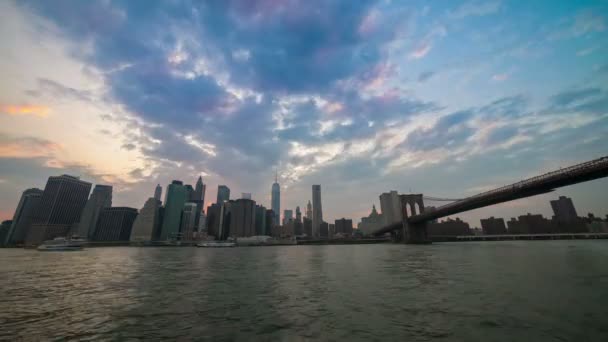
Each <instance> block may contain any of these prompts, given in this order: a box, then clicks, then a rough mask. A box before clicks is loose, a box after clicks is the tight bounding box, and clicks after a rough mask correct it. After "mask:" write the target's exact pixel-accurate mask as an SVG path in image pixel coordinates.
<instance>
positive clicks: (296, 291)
mask: <svg viewBox="0 0 608 342" xmlns="http://www.w3.org/2000/svg"><path fill="white" fill-rule="evenodd" d="M63 338H65V339H68V340H69V339H84V340H87V339H89V340H128V339H146V340H158V339H179V340H191V339H198V340H206V339H208V340H215V341H220V340H242V341H251V340H287V341H292V340H296V341H297V340H308V339H322V340H348V341H356V340H365V341H368V340H370V341H371V340H376V341H393V340H395V341H396V340H400V341H402V340H408V341H418V340H419V341H429V340H443V341H452V340H462V341H608V243H607V242H605V241H543V242H532V241H522V242H482V243H452V244H450V243H443V244H434V245H431V246H404V245H392V244H383V245H351V246H286V247H260V248H232V249H202V248H199V249H197V248H126V247H124V248H91V249H88V250H85V251H82V252H46V253H41V252H37V251H34V250H19V249H2V250H0V339H3V340H16V339H25V340H48V339H63Z"/></svg>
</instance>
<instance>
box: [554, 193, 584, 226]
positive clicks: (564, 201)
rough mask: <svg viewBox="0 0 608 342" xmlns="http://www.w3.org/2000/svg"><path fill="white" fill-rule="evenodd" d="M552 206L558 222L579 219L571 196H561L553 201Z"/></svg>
mask: <svg viewBox="0 0 608 342" xmlns="http://www.w3.org/2000/svg"><path fill="white" fill-rule="evenodd" d="M551 208H552V209H553V213H554V214H555V219H556V220H557V221H558V222H563V223H570V222H575V221H577V219H578V215H577V214H576V209H574V204H573V203H572V199H571V198H569V197H565V196H559V198H558V199H557V200H554V201H551Z"/></svg>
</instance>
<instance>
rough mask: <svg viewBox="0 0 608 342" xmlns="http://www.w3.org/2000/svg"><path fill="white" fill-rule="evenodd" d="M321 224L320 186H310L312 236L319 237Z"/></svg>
mask: <svg viewBox="0 0 608 342" xmlns="http://www.w3.org/2000/svg"><path fill="white" fill-rule="evenodd" d="M321 223H323V205H322V204H321V185H313V186H312V235H313V236H314V237H319V234H320V233H319V229H321Z"/></svg>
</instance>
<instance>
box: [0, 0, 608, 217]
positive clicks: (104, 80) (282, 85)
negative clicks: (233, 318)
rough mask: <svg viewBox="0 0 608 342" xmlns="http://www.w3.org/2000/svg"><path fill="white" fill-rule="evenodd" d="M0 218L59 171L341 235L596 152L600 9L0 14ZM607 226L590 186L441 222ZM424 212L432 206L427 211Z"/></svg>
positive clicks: (343, 7)
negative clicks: (374, 216)
mask: <svg viewBox="0 0 608 342" xmlns="http://www.w3.org/2000/svg"><path fill="white" fill-rule="evenodd" d="M0 13H1V14H0V16H1V20H0V41H2V45H3V47H2V49H0V75H1V77H0V219H10V218H11V217H12V215H13V212H14V210H15V207H16V205H17V203H18V201H19V197H20V194H21V192H22V191H23V190H25V189H26V188H31V187H38V188H44V185H45V183H46V180H47V178H48V177H49V176H53V175H60V174H71V175H77V176H80V177H81V178H82V179H83V180H86V181H90V182H92V183H94V184H110V185H113V186H114V195H113V204H114V205H116V206H130V207H135V208H141V207H142V206H143V204H144V202H145V200H146V199H147V198H148V197H150V196H152V195H153V193H154V187H155V186H156V184H157V183H160V184H161V185H162V186H163V188H166V185H167V184H168V183H170V182H171V180H173V179H180V180H183V181H184V182H186V183H190V184H194V183H195V182H196V179H197V178H198V176H199V175H202V177H203V181H204V182H205V183H206V184H207V194H206V202H208V203H210V202H212V201H214V200H215V197H216V193H217V186H218V185H219V184H226V185H228V186H229V187H230V189H231V191H232V197H240V194H241V193H242V192H248V193H252V194H253V199H254V200H256V201H257V202H260V203H261V204H263V205H266V206H267V207H269V206H270V190H271V184H272V182H273V181H274V175H275V170H276V172H277V173H278V178H279V183H280V184H281V196H282V197H281V207H282V209H295V207H296V206H300V207H301V208H305V206H306V203H307V202H308V201H309V200H310V199H311V197H312V191H311V186H312V185H313V184H321V187H322V203H323V214H324V219H325V220H327V221H329V222H333V220H334V219H337V218H341V217H347V218H353V221H354V222H358V221H359V220H360V218H361V217H362V216H366V215H368V214H369V213H370V211H371V207H372V205H373V204H375V205H376V206H377V207H378V209H380V208H379V199H378V196H379V195H380V194H381V193H382V192H386V191H390V190H397V191H399V192H400V193H410V192H413V193H424V194H425V195H429V196H435V197H447V198H463V197H466V196H470V195H474V194H476V193H479V192H482V191H485V190H490V189H492V188H494V187H498V186H502V185H506V184H510V183H513V182H516V181H519V180H521V179H524V178H527V177H531V176H535V175H538V174H541V173H544V172H548V171H551V170H554V169H558V168H560V167H565V166H569V165H572V164H576V163H579V162H583V161H587V160H591V159H594V158H599V157H602V156H604V155H608V153H607V152H608V148H607V147H608V18H607V16H608V2H607V1H605V0H598V1H584V0H580V1H548V0H546V1H542V0H538V1H515V0H514V1H427V2H424V1H388V0H380V1H364V0H362V1H350V0H343V1H338V0H326V1H325V0H324V1H321V0H319V1H308V0H306V1H304V0H303V1H296V0H259V1H236V0H235V1H231V0H221V1H220V0H218V1H214V0H209V1H182V0H171V1H111V0H102V1H62V0H55V1H43V0H41V1H30V0H21V1H11V0H6V1H0ZM559 195H565V196H570V197H572V198H573V200H574V203H575V206H576V207H577V209H578V211H579V215H586V213H587V212H594V213H596V214H597V215H601V216H604V215H606V214H608V181H607V180H605V179H604V180H596V181H592V182H587V183H583V184H579V185H575V186H570V187H567V188H563V189H558V190H557V191H555V192H554V193H550V194H546V195H541V196H536V197H533V198H529V199H523V200H519V201H514V202H509V203H504V204H501V205H497V206H492V207H489V208H484V209H478V210H475V211H472V212H468V213H464V214H460V215H458V216H459V217H461V218H463V219H465V220H468V221H469V222H470V223H471V226H479V219H480V218H484V217H489V216H499V217H505V218H510V217H514V216H518V215H523V214H525V213H527V212H532V213H542V214H544V215H546V216H549V217H550V216H551V215H552V212H551V209H550V205H549V200H551V199H555V198H557V197H558V196H559ZM425 205H441V203H433V202H430V201H427V202H426V203H425Z"/></svg>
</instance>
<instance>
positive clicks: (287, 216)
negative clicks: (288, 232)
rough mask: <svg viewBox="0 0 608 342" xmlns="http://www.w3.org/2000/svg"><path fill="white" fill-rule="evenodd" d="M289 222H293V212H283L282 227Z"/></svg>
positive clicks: (287, 210)
mask: <svg viewBox="0 0 608 342" xmlns="http://www.w3.org/2000/svg"><path fill="white" fill-rule="evenodd" d="M289 221H293V210H291V209H285V210H283V225H286V224H287V223H288V222H289Z"/></svg>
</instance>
